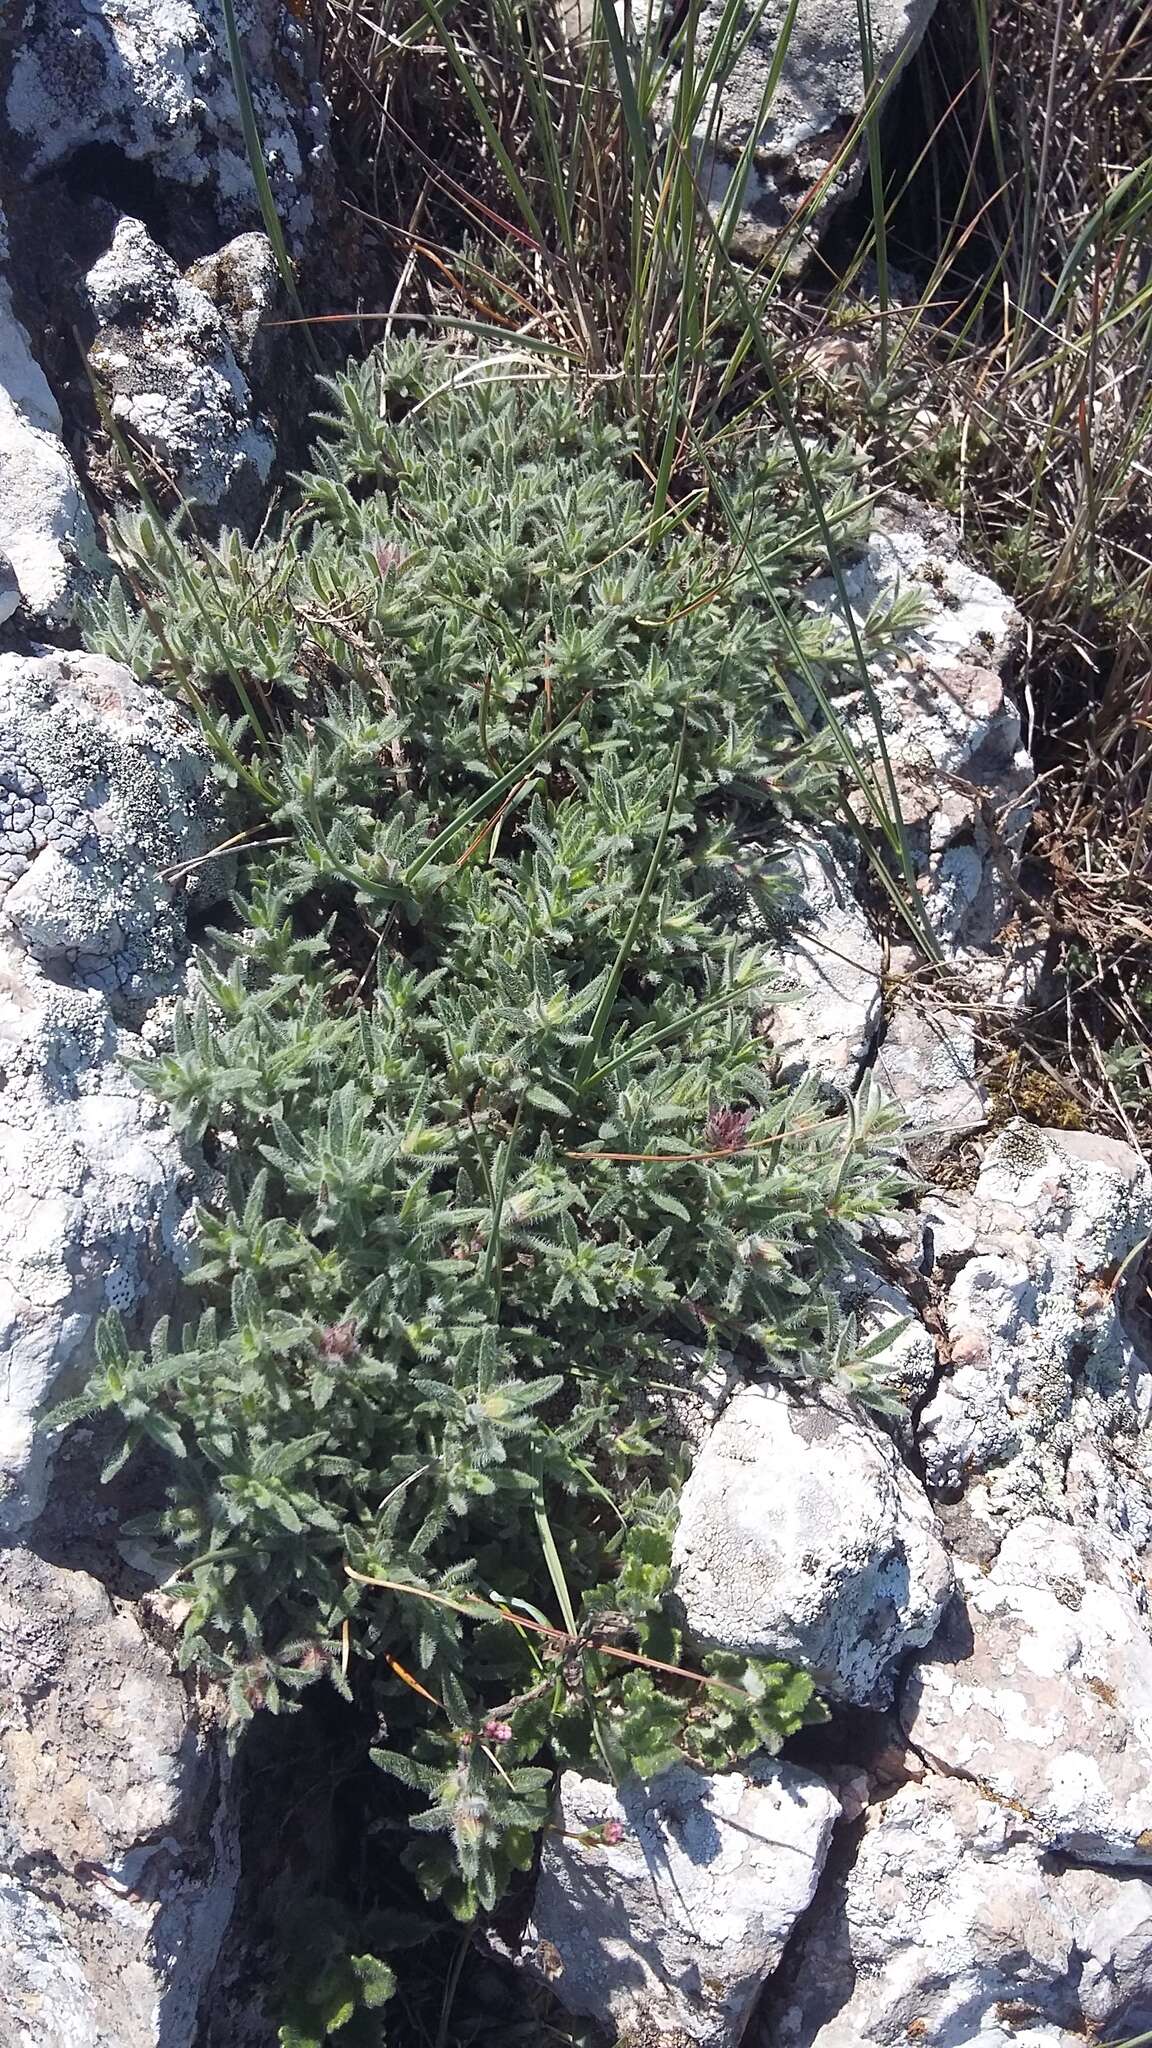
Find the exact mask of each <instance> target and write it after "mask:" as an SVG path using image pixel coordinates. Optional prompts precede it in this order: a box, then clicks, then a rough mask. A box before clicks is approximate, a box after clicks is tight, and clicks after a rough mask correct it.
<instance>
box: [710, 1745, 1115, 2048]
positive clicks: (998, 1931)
mask: <svg viewBox="0 0 1152 2048" xmlns="http://www.w3.org/2000/svg"><path fill="white" fill-rule="evenodd" d="M1150 1971H1152V1886H1149V1885H1148V1884H1147V1883H1145V1882H1144V1881H1143V1880H1142V1879H1141V1878H1139V1877H1132V1876H1127V1875H1125V1876H1121V1875H1117V1874H1116V1873H1114V1872H1111V1871H1096V1870H1078V1869H1071V1868H1068V1867H1067V1866H1061V1865H1059V1864H1057V1863H1055V1862H1053V1861H1052V1860H1050V1859H1045V1858H1041V1857H1039V1856H1037V1855H1036V1853H1035V1849H1034V1848H1033V1847H1032V1846H1031V1845H1030V1844H1028V1843H1025V1842H1022V1841H1020V1840H1019V1838H1018V1835H1017V1831H1016V1828H1015V1824H1014V1820H1013V1816H1012V1814H1011V1813H1010V1812H1009V1811H1007V1810H1006V1809H1005V1808H1004V1807H1003V1806H1002V1805H1000V1804H998V1803H997V1802H996V1801H995V1800H993V1799H991V1798H989V1797H987V1796H985V1794H984V1793H982V1792H981V1791H980V1790H979V1789H978V1788H977V1787H976V1786H975V1785H972V1784H969V1783H967V1782H966V1781H965V1780H963V1779H960V1778H951V1777H929V1778H928V1779H927V1780H926V1781H925V1782H923V1783H921V1784H906V1785H903V1786H901V1787H900V1788H899V1789H898V1790H897V1791H896V1792H895V1793H894V1794H892V1795H891V1796H890V1797H888V1798H887V1799H884V1800H882V1801H878V1802H877V1803H876V1804H874V1805H872V1806H871V1807H870V1808H869V1810H868V1813H867V1816H866V1819H865V1822H864V1826H863V1829H862V1831H861V1834H860V1838H859V1842H858V1845H857V1846H856V1847H855V1850H854V1851H853V1850H851V1849H848V1848H846V1850H845V1853H844V1855H843V1856H842V1857H841V1858H839V1860H838V1867H837V1869H836V1870H835V1872H833V1870H832V1868H831V1865H830V1866H829V1870H828V1873H827V1877H826V1881H825V1884H824V1886H823V1888H822V1891H821V1894H820V1897H819V1898H818V1900H817V1903H816V1905H815V1907H814V1909H813V1911H812V1913H811V1915H810V1916H809V1919H808V1921H807V1923H806V1925H805V1928H804V1931H803V1933H802V1935H801V1936H800V1937H799V1939H798V1940H797V1942H796V1944H795V1945H794V1947H793V1950H792V1951H791V1953H790V1955H789V1958H788V1962H787V1964H786V1965H785V1968H784V1970H782V1971H781V1973H780V1975H779V1977H778V1978H777V1980H776V1981H775V1982H774V1983H773V1984H772V1985H771V1986H770V1987H769V1991H768V1993H767V1997H766V2001H765V2009H764V2012H763V2016H762V2020H761V2024H760V2027H759V2029H757V2030H756V2031H755V2032H754V2033H753V2034H752V2036H751V2037H750V2038H751V2040H752V2041H753V2042H754V2044H755V2048H907V2044H908V2043H909V2042H913V2041H919V2042H923V2043H925V2044H927V2048H976V2044H977V2043H979V2044H980V2048H1005V2044H1006V2043H1008V2042H1011V2041H1019V2042H1021V2043H1022V2044H1023V2043H1027V2048H1058V2044H1059V2048H1074V2044H1076V2043H1081V2044H1082V2043H1083V2041H1084V2038H1085V2035H1087V2036H1088V2037H1089V2038H1099V2034H1100V2033H1101V2032H1103V2031H1104V2030H1105V2029H1107V2030H1108V2038H1110V2039H1120V2038H1122V2037H1123V2036H1125V2035H1130V2034H1135V2033H1137V2032H1138V2031H1140V2030H1141V2029H1142V2028H1145V2027H1147V2026H1148V2025H1149V2024H1150V2022H1152V1975H1150Z"/></svg>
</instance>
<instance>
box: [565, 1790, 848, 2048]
mask: <svg viewBox="0 0 1152 2048" xmlns="http://www.w3.org/2000/svg"><path fill="white" fill-rule="evenodd" d="M839 1811H840V1808H839V1803H838V1801H837V1799H836V1798H835V1796H834V1794H833V1793H832V1792H831V1791H830V1790H829V1788H828V1787H827V1786H826V1785H824V1784H822V1783H821V1781H820V1779H819V1778H816V1777H814V1776H813V1775H812V1774H811V1773H810V1772H808V1771H801V1770H798V1769H797V1768H796V1767H795V1766H794V1765H791V1764H782V1763H776V1762H770V1761H765V1762H763V1763H757V1764H753V1765H751V1766H749V1768H748V1769H747V1771H746V1772H744V1773H741V1772H738V1771H729V1772H725V1773H724V1774H723V1775H721V1776H717V1777H710V1776H709V1775H708V1774H707V1773H705V1772H703V1771H698V1770H694V1769H692V1768H691V1766H689V1765H687V1764H683V1765H676V1766H674V1767H673V1768H672V1769H670V1770H666V1771H662V1772H660V1774H659V1775H658V1776H657V1777H655V1778H653V1779H652V1780H651V1781H650V1782H649V1783H648V1784H646V1785H645V1784H641V1783H640V1782H639V1781H638V1780H636V1779H632V1780H629V1781H628V1782H627V1783H625V1784H624V1785H622V1786H621V1787H620V1788H619V1789H618V1790H617V1789H614V1788H613V1787H612V1786H611V1785H603V1784H600V1783H598V1782H597V1781H596V1780H594V1779H591V1778H581V1777H579V1776H578V1775H577V1774H576V1773H575V1772H573V1771H569V1772H566V1773H565V1776H564V1778H563V1779H562V1781H561V1785H560V1798H559V1807H558V1816H557V1818H558V1823H559V1829H561V1830H562V1832H560V1831H552V1832H550V1833H549V1834H547V1835H546V1836H545V1838H544V1840H545V1847H544V1853H543V1861H542V1865H541V1870H540V1878H539V1882H538V1884H537V1888H536V1896H535V1902H534V1905H533V1918H532V1923H531V1925H530V1927H529V1928H528V1932H527V1935H526V1938H525V1949H524V1954H525V1956H526V1958H528V1959H529V1960H532V1959H533V1958H535V1959H536V1966H537V1967H543V1968H545V1969H546V1967H547V1966H546V1963H545V1962H543V1961H542V1958H546V1957H547V1956H548V1955H549V1954H550V1953H551V1951H553V1950H555V1951H556V1953H557V1954H558V1955H560V1956H561V1957H562V1958H563V1964H564V1971H563V1992H562V1995H563V1998H564V2003H565V2004H566V2005H567V2007H568V2008H569V2010H570V2011H572V2012H577V2013H583V2014H587V2015H588V2016H590V2017H591V2018H593V2019H597V2020H599V2021H600V2022H601V2023H602V2024H603V2025H606V2026H611V2027H613V2028H615V2029H616V2030H617V2033H616V2038H617V2041H618V2042H619V2043H620V2048H661V2044H665V2048H674V2044H676V2048H697V2044H699V2048H735V2044H736V2043H737V2042H738V2041H739V2040H740V2039H741V2036H742V2035H743V2033H744V2030H745V2025H746V2022H747V2019H748V2016H749V2013H750V2011H751V2008H752V2003H753V2000H754V1999H755V1996H756V1993H757V1991H758V1990H759V1987H760V1984H761V1982H762V1981H763V1979H764V1977H765V1976H766V1975H767V1974H768V1972H770V1971H771V1970H773V1969H775V1967H776V1965H777V1963H778V1962H779V1960H780V1958H781V1956H782V1955H783V1953H784V1946H785V1943H786V1942H787V1940H788V1937H789V1935H790V1933H791V1932H792V1929H793V1927H794V1926H795V1924H796V1922H797V1920H798V1919H799V1917H800V1915H801V1913H802V1912H803V1911H804V1908H805V1907H806V1906H807V1905H808V1903H809V1901H810V1899H811V1897H812V1894H813V1892H814V1890H815V1888H816V1881H817V1878H818V1877H819V1874H820V1870H821V1868H822V1866H823V1862H824V1858H825V1855H826V1854H827V1850H828V1844H829V1842H830V1841H831V1838H832V1829H833V1825H834V1823H835V1821H836V1819H837V1818H838V1815H839ZM606 1822H608V1823H615V1824H616V1825H617V1826H618V1827H619V1829H620V1830H621V1839H620V1840H619V1841H618V1842H615V1843H612V1842H609V1843H607V1844H606V1843H604V1842H603V1840H602V1839H600V1830H601V1829H602V1828H603V1827H604V1825H605V1823H606Z"/></svg>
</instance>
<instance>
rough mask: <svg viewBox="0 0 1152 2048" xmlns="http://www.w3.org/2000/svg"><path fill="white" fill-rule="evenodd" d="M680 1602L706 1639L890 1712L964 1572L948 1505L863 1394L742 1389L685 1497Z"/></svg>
mask: <svg viewBox="0 0 1152 2048" xmlns="http://www.w3.org/2000/svg"><path fill="white" fill-rule="evenodd" d="M673 1567H674V1574H675V1577H674V1584H675V1599H676V1602H677V1605H678V1606H679V1608H680V1610H681V1612H682V1614H683V1617H684V1621H685V1625H686V1627H687V1629H688V1631H689V1633H690V1635H691V1636H692V1638H693V1639H694V1640H695V1641H696V1642H699V1643H704V1644H708V1645H709V1646H711V1647H714V1648H719V1649H728V1650H735V1651H740V1652H742V1653H743V1654H745V1655H750V1656H757V1657H779V1658H783V1659H785V1660H786V1661H787V1662H789V1663H792V1664H795V1665H798V1666H799V1667H800V1668H801V1669H802V1670H805V1671H809V1672H811V1673H812V1674H813V1676H814V1677H815V1678H816V1680H817V1682H818V1684H819V1685H820V1686H821V1687H822V1688H823V1689H824V1690H825V1691H826V1692H828V1693H830V1694H831V1695H833V1696H834V1697H835V1698H838V1699H844V1700H851V1701H854V1702H856V1703H858V1704H860V1705H872V1706H875V1705H883V1704H885V1703H886V1702H887V1701H888V1700H889V1699H890V1698H891V1696H892V1683H893V1677H894V1672H895V1667H896V1665H897V1664H898V1662H899V1659H900V1658H901V1657H902V1656H903V1655H904V1653H905V1652H906V1651H908V1650H910V1649H912V1648H915V1647H919V1646H920V1645H922V1644H924V1643H927V1642H928V1641H929V1640H930V1638H931V1636H932V1634H933V1632H934V1630H935V1628H936V1624H937V1622H938V1620H939V1618H940V1614H941V1612H942V1609H943V1607H944V1604H945V1601H946V1600H947V1598H948V1595H949V1592H950V1590H951V1584H952V1576H951V1570H950V1567H949V1563H948V1558H947V1554H946V1552H945V1550H944V1546H943V1543H942V1541H941V1537H940V1533H939V1530H938V1528H937V1525H936V1518H935V1516H934V1514H933V1512H932V1508H931V1506H930V1504H929V1502H928V1500H927V1498H926V1497H925V1495H924V1493H923V1491H922V1490H921V1488H920V1486H919V1485H918V1484H917V1482H916V1480H915V1479H914V1478H913V1476H912V1474H911V1473H910V1472H909V1471H908V1470H907V1469H906V1467H905V1466H904V1464H903V1462H902V1461H901V1458H900V1455H899V1452H898V1451H897V1449H896V1446H895V1445H894V1444H893V1442H892V1441H891V1439H890V1438H889V1437H887V1436H885V1435H884V1434H883V1433H882V1432H881V1431H880V1430H879V1429H877V1428H875V1427H873V1426H871V1425H870V1424H869V1423H868V1422H866V1421H865V1420H864V1418H863V1416H862V1415H861V1414H859V1413H857V1412H856V1411H855V1410H854V1409H853V1407H852V1406H851V1404H850V1403H848V1402H846V1401H844V1400H843V1399H842V1398H840V1397H837V1396H834V1395H832V1394H831V1393H829V1392H827V1391H823V1392H822V1393H821V1394H820V1395H813V1396H811V1397H809V1398H805V1399H801V1398H798V1397H795V1396H793V1395H791V1394H788V1393H786V1392H785V1391H784V1390H783V1389H782V1388H780V1387H748V1388H746V1389H745V1390H744V1391H743V1392H741V1393H739V1394H737V1396H736V1398H735V1399H734V1400H733V1401H732V1402H731V1404H730V1406H729V1407H728V1408H727V1409H726V1410H725V1412H724V1414H723V1415H722V1416H721V1418H720V1420H719V1422H718V1423H717V1424H716V1427H715V1428H714V1429H713V1431H712V1432H711V1434H710V1436H709V1437H708V1439H707V1441H706V1443H705V1445H704V1448H703V1451H702V1452H701V1454H700V1456H699V1458H698V1459H697V1461H696V1464H695V1465H694V1467H693V1469H692V1472H691V1474H690V1476H689V1479H688V1481H687V1484H686V1485H685V1488H684V1491H683V1493H682V1495H681V1500H680V1521H679V1526H678V1528H677V1532H676V1539H675V1545H674V1549H673Z"/></svg>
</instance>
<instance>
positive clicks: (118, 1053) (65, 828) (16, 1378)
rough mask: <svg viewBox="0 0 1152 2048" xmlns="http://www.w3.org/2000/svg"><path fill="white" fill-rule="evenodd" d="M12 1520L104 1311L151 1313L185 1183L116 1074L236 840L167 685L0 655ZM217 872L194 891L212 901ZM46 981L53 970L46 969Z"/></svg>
mask: <svg viewBox="0 0 1152 2048" xmlns="http://www.w3.org/2000/svg"><path fill="white" fill-rule="evenodd" d="M0 729H2V730H3V732H4V735H5V747H6V753H5V756H4V758H3V760H0V852H3V850H4V849H5V848H6V858H5V860H4V862H3V864H2V865H0V892H2V890H3V886H4V883H7V885H8V886H7V895H6V898H4V897H3V896H2V895H0V1528H2V1529H4V1530H6V1531H8V1532H9V1533H10V1532H11V1531H12V1530H14V1529H17V1528H19V1527H21V1526H23V1525H24V1524H25V1523H26V1522H28V1521H30V1520H31V1519H32V1518H33V1517H34V1516H35V1514H36V1513H37V1512H38V1511H39V1508H40V1507H41V1506H42V1504H43V1500H44V1494H45V1487H46V1483H47V1472H48V1458H49V1447H48V1443H47V1441H46V1440H45V1439H44V1438H42V1437H36V1436H35V1434H34V1432H35V1425H36V1419H37V1416H38V1414H39V1413H40V1411H41V1410H42V1408H43V1407H44V1405H45V1404H46V1402H47V1401H48V1400H49V1399H50V1398H51V1397H52V1389H53V1387H54V1385H55V1383H56V1381H57V1380H58V1378H59V1377H60V1375H61V1373H62V1372H63V1371H64V1370H65V1369H78V1368H82V1367H84V1366H85V1365H86V1364H87V1363H88V1362H89V1360H90V1358H91V1345H92V1337H93V1331H94V1326H95V1322H96V1319H97V1317H98V1316H99V1315H100V1314H101V1313H103V1311H104V1310H105V1309H107V1308H111V1307H115V1308H118V1309H120V1310H122V1311H123V1312H124V1313H125V1314H127V1315H128V1316H129V1318H131V1317H132V1316H134V1315H135V1316H137V1317H141V1316H148V1315H150V1314H152V1313H156V1314H158V1313H160V1311H161V1309H162V1307H163V1306H164V1305H165V1295H166V1293H167V1292H168V1291H169V1290H170V1288H171V1285H172V1278H173V1273H174V1270H175V1267H176V1266H177V1265H178V1264H179V1263H180V1262H181V1261H182V1260H183V1258H184V1256H185V1240H186V1235H187V1230H188V1211H189V1204H190V1201H191V1198H192V1196H193V1193H194V1184H195V1175H194V1171H193V1168H192V1167H191V1165H190V1164H189V1163H188V1162H187V1161H186V1160H185V1158H184V1156H183V1155H182V1153H181V1149H180V1146H179V1144H178V1142H177V1140H176V1138H175V1137H174V1135H173V1133H172V1131H171V1130H170V1128H169V1127H168V1125H167V1123H166V1121H165V1119H164V1116H163V1115H162V1113H161V1111H160V1108H159V1106H158V1105H157V1104H156V1103H155V1102H154V1101H153V1100H152V1098H151V1097H150V1096H149V1095H148V1094H147V1093H145V1092H144V1091H143V1090H142V1089H141V1088H140V1087H139V1086H138V1085H137V1084H136V1082H134V1081H133V1080H132V1079H131V1078H130V1076H129V1075H128V1074H127V1073H126V1072H125V1070H124V1067H123V1064H122V1062H123V1058H124V1056H125V1055H126V1054H133V1055H135V1056H137V1057H142V1056H143V1055H144V1053H145V1046H144V1044H143V1042H142V1041H141V1040H140V1039H139V1038H137V1037H136V1036H135V1035H134V1033H133V1032H132V1031H130V1030H128V1029H126V1028H125V1022H126V1021H129V1022H132V1023H135V1024H139V1023H140V1022H141V1021H142V1020H143V1018H144V1017H145V1015H146V1013H147V1010H148V1008H149V1007H150V1006H151V1005H152V1004H153V1003H155V1002H156V1001H157V999H158V998H160V997H161V996H165V995H170V994H172V993H173V992H174V991H175V990H176V989H177V988H178V987H179V986H180V981H181V976H182V971H183V956H184V953H185V951H186V939H185V930H184V918H185V903H186V901H187V891H188V886H189V885H188V884H186V883H181V882H180V881H179V880H178V879H165V874H166V871H167V870H169V868H170V865H171V863H172V862H173V861H174V860H176V859H178V858H181V859H189V858H190V859H196V857H197V856H198V855H202V854H204V853H206V852H207V851H208V849H209V848H210V847H211V846H212V845H213V844H214V843H216V841H217V840H218V839H220V838H222V837H224V836H225V828H223V826H222V823H221V818H220V815H219V812H218V810H217V807H216V802H215V798H214V795H213V794H212V792H211V790H210V789H209V787H208V783H209V774H210V763H209V760H208V756H207V754H206V751H205V749H204V748H203V746H202V744H201V743H200V741H199V740H198V739H197V738H196V737H195V736H194V735H193V734H192V732H191V731H190V729H189V728H188V726H187V724H186V722H185V721H184V719H183V718H182V717H181V716H180V714H179V713H178V712H177V711H176V710H175V709H174V707H173V706H172V705H171V704H169V703H168V702H167V700H166V699H165V698H164V697H163V696H162V695H161V694H160V693H159V692H158V691H156V690H150V689H145V688H142V687H141V686H140V685H139V684H137V683H134V682H133V681H132V679H131V678H130V677H129V676H128V675H127V674H126V672H125V671H124V670H123V669H120V668H118V667H117V666H116V664H115V663H113V662H110V661H105V660H103V659H101V658H100V657H98V656H91V655H78V654H64V653H61V654H41V655H37V656H22V655H14V654H8V655H2V656H0ZM222 880H223V877H222V876H221V874H220V872H219V864H218V863H215V862H212V861H205V862H204V863H203V864H202V865H200V866H198V867H197V868H196V870H195V875H194V882H195V885H196V887H197V888H198V889H199V891H200V893H201V896H202V899H203V900H205V901H211V900H212V897H213V895H214V894H215V893H217V892H218V890H219V887H220V886H221V882H222ZM42 961H43V962H44V963H45V964H46V966H47V967H49V968H50V970H51V971H50V973H47V972H44V971H42V968H41V964H40V963H41V962H42Z"/></svg>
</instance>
